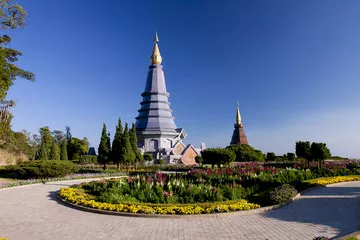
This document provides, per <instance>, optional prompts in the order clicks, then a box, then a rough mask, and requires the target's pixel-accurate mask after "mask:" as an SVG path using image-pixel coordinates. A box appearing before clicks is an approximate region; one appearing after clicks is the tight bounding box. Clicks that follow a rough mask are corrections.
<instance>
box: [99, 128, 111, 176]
mask: <svg viewBox="0 0 360 240" xmlns="http://www.w3.org/2000/svg"><path fill="white" fill-rule="evenodd" d="M109 145H110V143H109V136H108V134H107V131H106V125H105V123H104V125H103V129H102V132H101V140H100V144H99V148H98V154H99V155H98V162H99V163H101V164H103V165H104V170H105V169H106V163H108V162H109V153H110V149H109Z"/></svg>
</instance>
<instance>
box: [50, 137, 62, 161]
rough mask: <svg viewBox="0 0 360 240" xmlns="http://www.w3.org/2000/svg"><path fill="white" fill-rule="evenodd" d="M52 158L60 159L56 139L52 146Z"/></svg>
mask: <svg viewBox="0 0 360 240" xmlns="http://www.w3.org/2000/svg"><path fill="white" fill-rule="evenodd" d="M50 160H60V149H59V147H58V145H57V144H56V142H55V141H53V143H52V146H51V152H50Z"/></svg>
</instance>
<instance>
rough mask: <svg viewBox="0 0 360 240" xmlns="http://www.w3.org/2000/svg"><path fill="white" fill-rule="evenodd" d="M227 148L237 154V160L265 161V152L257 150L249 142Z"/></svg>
mask: <svg viewBox="0 0 360 240" xmlns="http://www.w3.org/2000/svg"><path fill="white" fill-rule="evenodd" d="M227 149H230V150H232V151H233V152H234V153H235V154H236V160H235V161H236V162H263V161H264V160H265V157H264V154H263V153H262V152H261V151H260V150H256V149H254V148H253V147H251V146H250V145H248V144H241V145H240V146H239V145H230V146H228V147H227Z"/></svg>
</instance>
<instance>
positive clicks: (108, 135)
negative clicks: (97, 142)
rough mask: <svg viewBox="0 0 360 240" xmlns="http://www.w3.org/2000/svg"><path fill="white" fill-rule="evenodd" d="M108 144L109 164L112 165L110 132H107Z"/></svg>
mask: <svg viewBox="0 0 360 240" xmlns="http://www.w3.org/2000/svg"><path fill="white" fill-rule="evenodd" d="M106 141H107V142H106V143H107V146H108V149H109V151H108V163H110V161H111V140H110V132H107V139H106Z"/></svg>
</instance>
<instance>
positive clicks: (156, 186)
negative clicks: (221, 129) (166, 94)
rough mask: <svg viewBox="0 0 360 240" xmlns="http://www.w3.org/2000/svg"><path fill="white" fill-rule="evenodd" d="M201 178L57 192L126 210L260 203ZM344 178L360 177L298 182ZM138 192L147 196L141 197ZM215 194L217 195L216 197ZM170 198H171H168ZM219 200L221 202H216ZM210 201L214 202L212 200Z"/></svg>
mask: <svg viewBox="0 0 360 240" xmlns="http://www.w3.org/2000/svg"><path fill="white" fill-rule="evenodd" d="M282 174H284V173H282ZM201 179H202V178H200V179H198V182H197V183H200V184H198V185H196V186H194V185H193V184H194V182H191V181H192V180H191V178H190V180H189V179H187V178H186V176H184V175H177V176H175V177H173V178H172V177H169V176H166V175H164V174H157V175H155V176H153V177H149V176H147V177H146V176H139V177H138V178H127V179H122V180H121V179H117V180H115V179H110V180H108V181H107V180H105V179H103V180H101V181H93V182H90V183H82V184H79V185H74V186H72V187H71V188H62V189H61V190H60V193H59V195H60V196H61V197H62V198H63V199H65V200H67V201H69V202H71V203H74V204H78V205H81V206H86V207H91V208H95V209H100V210H108V211H116V212H125V213H143V214H208V213H220V212H230V211H240V210H250V209H255V208H259V207H260V205H258V204H254V203H249V202H248V201H247V200H245V199H244V198H245V197H244V196H246V194H245V195H242V194H244V193H246V192H247V190H246V189H243V190H242V191H240V193H241V194H235V195H231V194H230V195H227V197H224V195H226V194H227V190H226V189H225V187H227V188H228V190H230V192H231V191H232V190H233V189H238V190H239V189H241V188H242V186H240V185H236V183H235V182H234V185H226V184H225V185H224V184H221V183H219V182H217V184H218V185H216V186H215V185H206V184H203V183H202V181H201ZM284 179H289V180H291V179H292V178H288V177H286V178H284ZM189 181H190V182H189ZM347 181H360V176H358V175H354V176H338V177H328V178H317V179H311V180H306V179H304V180H302V181H301V182H300V183H299V184H302V186H305V187H304V188H303V189H305V188H309V187H313V186H319V185H327V184H332V183H338V182H347ZM260 184H262V182H260ZM270 186H272V185H269V188H268V189H267V190H266V191H269V190H271V189H272V188H271V187H270ZM192 189H195V190H192ZM214 189H217V191H214ZM224 189H225V190H224ZM303 189H302V190H303ZM200 190H201V191H200ZM199 191H200V192H199ZM139 193H143V194H144V195H147V196H143V198H140V197H139V195H138V194H139ZM270 193H271V194H270V196H272V197H273V198H275V200H276V201H275V203H279V202H280V203H281V202H284V201H283V199H285V200H287V199H289V198H292V197H293V196H294V195H295V194H296V190H295V188H293V187H292V186H290V185H286V184H285V185H282V186H281V187H279V188H275V190H274V191H272V192H270ZM177 194H178V195H179V196H181V198H174V197H173V196H174V195H177ZM217 194H219V195H220V196H217ZM151 195H153V196H151ZM199 196H205V197H206V198H201V197H200V198H199ZM264 196H265V195H264ZM218 197H220V198H218ZM169 199H170V200H171V201H169ZM175 199H176V201H175ZM219 199H222V200H223V201H219ZM211 200H213V201H212V202H211ZM141 201H143V202H141ZM146 201H147V202H146ZM202 201H203V202H202ZM206 201H208V202H206ZM189 203H190V204H189ZM273 204H274V202H273Z"/></svg>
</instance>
